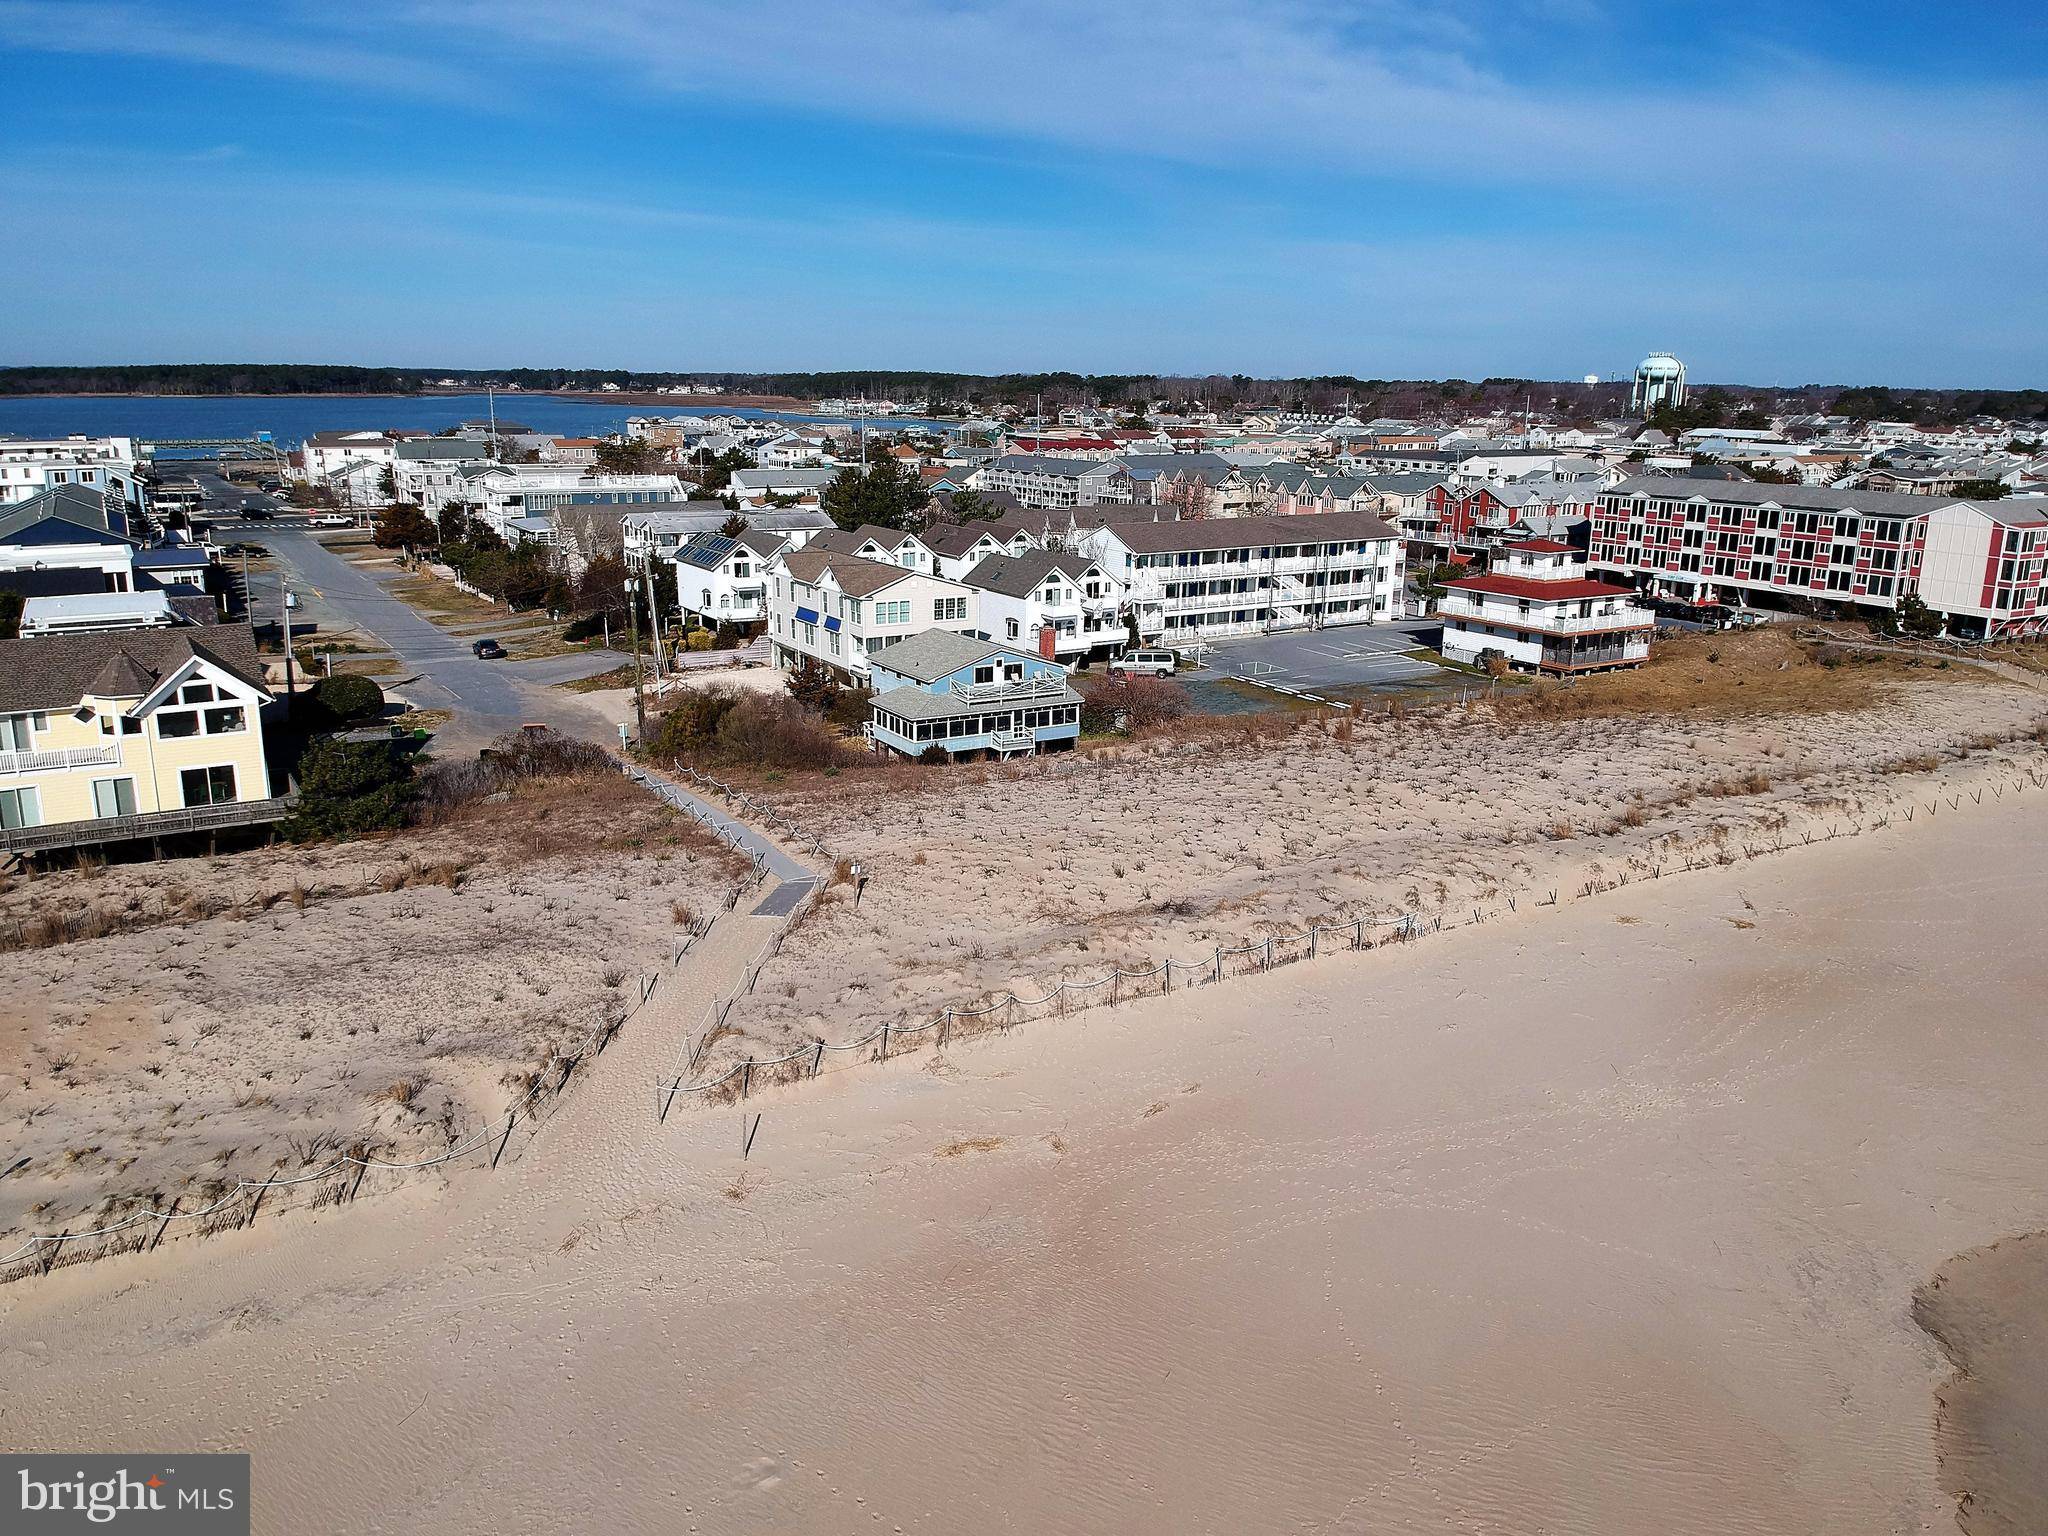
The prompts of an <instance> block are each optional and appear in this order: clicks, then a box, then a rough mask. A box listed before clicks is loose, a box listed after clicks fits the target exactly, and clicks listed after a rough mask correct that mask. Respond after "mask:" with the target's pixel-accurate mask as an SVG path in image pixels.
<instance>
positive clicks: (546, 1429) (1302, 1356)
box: [0, 794, 2048, 1536]
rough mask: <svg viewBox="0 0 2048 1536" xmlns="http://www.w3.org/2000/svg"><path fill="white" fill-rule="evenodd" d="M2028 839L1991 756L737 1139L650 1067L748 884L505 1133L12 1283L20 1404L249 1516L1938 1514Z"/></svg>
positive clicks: (2019, 804) (17, 1425) (2012, 1054)
mask: <svg viewBox="0 0 2048 1536" xmlns="http://www.w3.org/2000/svg"><path fill="white" fill-rule="evenodd" d="M2044 850H2048V795H2041V796H2039V797H2038V798H2037V797H2036V796H2034V795H2033V794H2027V795H2025V796H2017V797H2009V798H2007V799H2004V800H2001V801H1998V802H1993V801H1992V800H1991V799H1990V797H1988V796H1987V798H1986V803H1985V805H1984V806H1983V807H1982V808H1977V807H1972V808H1971V809H1969V810H1966V811H1960V812H1957V813H1955V814H1947V813H1944V814H1943V815H1942V816H1941V817H1939V818H1937V819H1935V820H1933V821H1931V822H1930V821H1928V820H1926V819H1924V818H1923V819H1922V820H1920V821H1918V822H1916V823H1915V824H1912V825H1896V826H1894V827H1891V828H1887V829H1885V830H1883V831H1880V832H1874V833H1871V834H1868V835H1865V836H1863V837H1859V838H1856V839H1847V840H1843V841H1840V842H1836V843H1831V844H1828V845H1826V846H1823V847H1817V848H1813V849H1801V850H1800V851H1798V852H1797V853H1794V854H1788V855H1785V856H1783V857H1782V858H1774V859H1771V860H1768V861H1759V862H1757V863H1746V864H1740V865H1736V866H1732V867H1727V868H1716V869H1711V870H1707V871H1704V872H1701V873H1696V874H1692V875H1688V876H1685V877H1683V878H1677V879H1667V880H1663V881H1659V882H1655V883H1650V884H1643V885H1637V886H1633V887H1630V888H1628V889H1626V890H1620V891H1613V892H1607V893H1604V894H1598V895H1595V896H1592V897H1589V898H1586V899H1582V900H1573V901H1567V902H1566V903H1564V904H1563V905H1562V906H1560V907H1558V908H1555V909H1550V908H1545V909H1542V910H1540V911H1534V912H1523V913H1521V914H1518V915H1517V916H1515V917H1514V918H1513V919H1511V920H1507V921H1504V922H1502V923H1500V924H1496V925H1489V926H1487V927H1485V928H1478V929H1471V930H1467V931H1463V932H1459V933H1455V934H1448V933H1447V934H1445V935H1441V936H1439V937H1437V938H1434V939H1432V940H1430V941H1428V942H1426V943H1420V944H1415V945H1410V946H1404V947H1398V948H1395V949H1390V950H1383V951H1379V952H1376V953H1370V954H1364V955H1357V956H1350V955H1346V956H1338V957H1329V958H1326V959H1325V960H1323V961H1321V962H1318V963H1317V964H1316V965H1313V966H1300V967H1294V968H1290V969H1288V970H1285V971H1281V972H1278V973H1276V974H1274V975H1272V976H1270V977H1266V978H1262V979H1258V980H1248V981H1245V982H1243V983H1240V984H1235V985H1231V986H1224V987H1217V988H1211V989H1204V990H1200V991H1196V992H1193V993H1190V994H1187V995H1177V996H1175V997H1172V998H1168V999H1159V1000H1155V1001H1147V1002H1139V1003H1134V1004H1129V1005H1126V1006H1124V1007H1121V1008H1115V1009H1104V1010H1097V1011H1093V1012H1089V1013H1085V1014H1081V1015H1077V1016H1075V1017H1074V1018H1071V1019H1069V1020H1066V1021H1063V1022H1060V1023H1057V1024H1046V1025H1043V1026H1032V1027H1029V1028H1025V1029H1021V1030H1019V1031H1016V1032H1014V1033H1012V1034H1009V1035H1006V1036H1001V1037H996V1038H989V1039H982V1040H976V1041H973V1042H970V1043H967V1044H963V1045H958V1046H955V1047H954V1048H953V1049H951V1050H949V1051H948V1052H946V1053H945V1054H944V1055H943V1056H937V1055H933V1054H931V1053H926V1054H923V1055H920V1056H915V1057H911V1058H908V1059H906V1060H903V1061H900V1062H896V1063H894V1064H890V1065H885V1066H878V1067H872V1068H866V1069H862V1070H857V1071H848V1072H844V1073H841V1074H837V1075H834V1076H829V1077H827V1078H825V1079H823V1080H821V1081H820V1082H818V1083H817V1084H815V1085H811V1086H809V1087H807V1088H802V1089H794V1090H778V1091H776V1092H774V1093H771V1094H768V1095H766V1096H764V1097H763V1098H762V1099H760V1100H759V1101H757V1102H756V1103H755V1104H754V1105H753V1106H751V1107H753V1108H756V1109H758V1110H760V1111H761V1112H762V1113H763V1115H764V1123H763V1125H762V1126H761V1128H760V1129H759V1130H758V1131H757V1133H756V1140H755V1144H754V1147H753V1150H752V1154H751V1156H750V1157H749V1158H747V1159H746V1160H744V1161H743V1160H742V1158H741V1155H740V1144H741V1120H740V1115H739V1113H738V1112H737V1111H732V1110H728V1111H715V1112H704V1113H697V1114H690V1115H678V1116H676V1117H673V1118H672V1119H671V1120H670V1122H669V1124H668V1125H667V1126H666V1127H664V1128H662V1129H660V1130H656V1129H655V1128H654V1127H653V1126H652V1124H651V1118H652V1117H651V1107H650V1106H649V1104H648V1102H647V1095H646V1092H645V1087H646V1083H647V1080H648V1074H649V1073H650V1072H651V1071H652V1070H654V1069H656V1067H657V1066H658V1065H659V1063H660V1058H661V1053H662V1049H663V1047H664V1046H665V1045H672V1043H673V1041H672V1040H664V1039H663V1038H662V1035H663V1028H662V1024H663V1021H664V1019H665V1020H666V1024H667V1027H668V1028H669V1029H670V1030H672V1031H675V1032H676V1033H678V1034H679V1033H680V1032H681V1031H682V1030H684V1029H686V1028H687V1027H688V1024H689V1023H690V1022H691V1021H692V1020H693V1017H694V1014H695V1011H696V1010H697V1008H699V1007H700V1006H701V1003H702V1001H703V998H704V997H706V996H708V995H709V993H710V992H711V991H712V990H714V989H716V988H717V987H719V986H720V985H723V984H729V982H730V979H731V977H732V976H733V975H735V974H737V972H738V971H739V969H740V968H741V967H742V966H743V965H744V963H745V961H746V959H747V958H748V957H749V956H750V955H751V953H752V951H753V948H754V946H755V944H756V942H757V941H758V939H759V937H760V929H759V925H760V924H761V923H762V922H763V921H765V920H753V921H752V922H751V923H750V921H749V920H747V919H745V918H738V919H734V920H732V921H730V922H729V923H727V924H725V925H722V926H721V928H720V929H719V930H715V931H714V935H713V938H712V939H711V940H710V941H709V942H708V943H707V945H706V946H705V948H704V949H703V950H702V951H701V952H700V953H699V954H698V955H696V956H695V957H693V959H692V961H691V962H689V964H688V966H687V967H686V969H685V971H683V972H680V973H678V977H677V980H678V983H679V985H678V986H677V987H676V989H675V990H674V991H673V992H671V993H669V994H668V995H667V1001H666V1006H667V1008H668V1012H667V1014H666V1015H660V1014H657V1015H654V1016H652V1017H650V1018H649V1019H648V1020H647V1021H646V1022H647V1024H648V1025H649V1026H650V1027H646V1028H638V1027H636V1029H635V1030H633V1031H630V1032H628V1034H627V1035H626V1036H624V1037H622V1044H621V1046H620V1047H618V1048H615V1051H614V1052H613V1053H612V1054H608V1055H607V1056H606V1057H605V1058H603V1062H602V1068H601V1070H600V1071H599V1072H597V1073H596V1074H594V1075H593V1077H592V1080H591V1081H589V1082H587V1083H585V1084H584V1085H583V1088H582V1090H581V1091H580V1092H579V1093H577V1094H572V1095H570V1096H569V1097H568V1098H567V1099H566V1100H565V1101H564V1102H563V1107H562V1109H561V1111H560V1112H559V1114H558V1115H557V1117H556V1119H555V1120H554V1121H553V1122H552V1123H551V1124H550V1125H549V1127H548V1128H547V1130H546V1132H545V1134H544V1136H543V1138H542V1139H541V1140H540V1141H538V1142H536V1143H535V1145H534V1147H533V1148H532V1149H531V1151H530V1152H529V1155H527V1156H526V1157H525V1158H524V1159H523V1160H521V1161H520V1162H519V1163H518V1164H517V1165H516V1166H514V1167H511V1168H508V1169H505V1170H500V1171H499V1172H498V1173H496V1174H481V1173H479V1174H474V1175H463V1176H458V1177H457V1178H456V1179H455V1180H454V1181H453V1186H452V1189H451V1190H450V1191H449V1192H448V1193H447V1194H446V1195H440V1196H436V1195H434V1194H431V1193H429V1192H426V1191H421V1190H407V1189H400V1190H398V1191H396V1192H394V1193H391V1194H388V1195H386V1196H384V1197H382V1198H380V1199H379V1200H377V1201H375V1202H364V1203H363V1204H361V1205H359V1206H357V1207H355V1208H352V1210H351V1211H349V1212H344V1213H339V1214H329V1215H325V1216H309V1215H303V1214H298V1213H292V1214H287V1215H285V1216H282V1217H280V1218H279V1219H278V1220H276V1221H275V1222H265V1223H262V1224H259V1225H258V1226H256V1227H255V1228H253V1229H251V1230H250V1231H247V1232H239V1233H231V1234H228V1235H225V1236H223V1237H220V1238H217V1239H214V1240H211V1241H209V1242H206V1243H188V1244H181V1245H176V1246H175V1248H173V1247H167V1248H166V1249H164V1250H163V1251H161V1252H159V1253H158V1254H156V1255H152V1256H149V1257H146V1258H119V1259H113V1260H109V1261H106V1262H103V1263H100V1264H94V1265H87V1266H81V1267H78V1268H75V1269H60V1270H59V1271H57V1272H56V1274H54V1275H53V1276H52V1277H50V1279H48V1280H47V1281H32V1282H29V1283H25V1284H17V1285H13V1286H9V1287H6V1288H4V1289H0V1353H4V1356H5V1368H6V1372H7V1379H8V1381H9V1391H8V1392H7V1394H6V1398H5V1401H4V1404H0V1437H4V1439H5V1440H6V1441H7V1443H9V1444H10V1445H14V1446H19V1447H22V1448H32V1449H41V1448H57V1447H68V1446H92V1447H117V1446H126V1445H141V1444H149V1445H160V1446H174V1447H190V1448H205V1449H228V1448H237V1449H247V1450H249V1451H251V1452H253V1454H254V1457H255V1487H256V1526H257V1528H258V1529H260V1530H266V1531H302V1530H311V1529H321V1530H337V1531H351V1532H354V1531H479V1532H481V1531H506V1530H541V1529H581V1530H595V1529H605V1530H615V1531H703V1532H720V1531H753V1530H761V1529H777V1530H805V1531H846V1530H868V1529H875V1530H884V1531H891V1532H897V1531H901V1532H913V1531H934V1532H936V1531H959V1530H1019V1531H1027V1530H1028V1531H1033V1532H1059V1531H1075V1532H1083V1531H1085V1532H1103V1531H1153V1530H1157V1531H1219V1532H1223V1531H1243V1530H1252V1529H1256V1530H1290V1529H1294V1530H1313V1531H1332V1532H1339V1531H1357V1532H1382V1531H1486V1532H1494V1533H1539V1532H1567V1531H1569V1532H1615V1533H1623V1532H1639V1531H1643V1530H1646V1529H1650V1530H1659V1531H1668V1532H1702V1533H1705V1532H1714V1533H1721V1536H1725V1533H1730V1532H1733V1533H1749V1532H1827V1533H1833V1532H1840V1533H1845V1536H1846V1533H1852V1532H1853V1533H1857V1536H1863V1533H1867V1532H1871V1531H1928V1530H1940V1529H1946V1528H1948V1527H1949V1526H1950V1524H1951V1523H1952V1520H1953V1509H1954V1503H1953V1500H1952V1497H1951V1494H1950V1492H1949V1491H1947V1490H1946V1489H1945V1488H1944V1486H1943V1477H1942V1475H1941V1474H1940V1473H1938V1471H1937V1462H1936V1438H1935V1436H1936V1394H1937V1392H1938V1391H1940V1390H1942V1389H1943V1388H1944V1386H1945V1384H1947V1383H1949V1382H1950V1381H1951V1379H1952V1376H1953V1373H1954V1369H1955V1367H1954V1365H1953V1363H1952V1361H1951V1359H1950V1357H1949V1355H1948V1354H1947V1353H1945V1352H1944V1350H1943V1349H1942V1348H1941V1347H1940V1346H1938V1345H1937V1343H1936V1342H1935V1340H1934V1339H1933V1338H1932V1337H1930V1335H1929V1334H1928V1333H1926V1332H1924V1331H1923V1330H1922V1328H1921V1327H1920V1326H1918V1325H1917V1324H1916V1321H1915V1316H1914V1296H1915V1292H1916V1290H1918V1289H1919V1288H1921V1287H1923V1286H1925V1285H1926V1284H1927V1283H1928V1282H1929V1281H1930V1280H1931V1279H1932V1278H1933V1277H1934V1276H1935V1275H1936V1274H1937V1273H1939V1272H1941V1271H1942V1269H1943V1267H1944V1266H1945V1265H1948V1264H1950V1263H1951V1261H1952V1259H1953V1258H1954V1256H1956V1255H1959V1254H1963V1253H1966V1252H1969V1251H1970V1250H1973V1249H1978V1248H1981V1247H1983V1246H1985V1245H1987V1244H1989V1243H1992V1242H1994V1241H1997V1240H1998V1239H2000V1238H2004V1237H2008V1236H2010V1235H2012V1234H2017V1233H2021V1232H2027V1231H2032V1230H2036V1229H2039V1228H2041V1227H2042V1226H2044V1225H2048V1193H2044V1191H2043V1188H2042V1185H2041V1182H2040V1180H2039V1179H2038V1177H2036V1171H2037V1170H2038V1168H2039V1167H2040V1165H2041V1158H2042V1155H2043V1153H2044V1152H2048V1127H2044V1124H2043V1121H2042V1118H2041V1116H2040V1115H2039V1113H2038V1106H2039V1104H2040V1102H2041V1098H2042V1095H2043V1093H2044V1092H2048V1051H2044V1050H2043V1048H2042V1044H2041V1035H2040V1023H2041V1020H2040V1018H2039V1016H2038V1008H2037V1007H2036V1006H2033V1005H2032V1001H2031V1000H2036V999H2038V998H2039V997H2040V996H2042V995H2043V983H2044V981H2048V962H2044V961H2043V958H2042V955H2041V951H2040V947H2039V945H2038V943H2037V942H2036V937H2037V936H2036V934H2035V931H2034V930H2035V928H2036V926H2037V916H2038V913H2039V912H2040V911H2041V910H2042V906H2043V899H2044V895H2048V889H2044V887H2048V876H2044V875H2043V873H2042V854H2043V852H2044ZM2016 1003H2020V1004H2022V1006H2016ZM366 1218H367V1219H366ZM2015 1299H2018V1300H2019V1301H2021V1302H2023V1303H2024V1302H2029V1301H2031V1303H2032V1304H2035V1305H2038V1297H2037V1296H2031V1294H2030V1295H2023V1296H2021V1297H2018V1298H2014V1297H2012V1296H2010V1295H2008V1296H2007V1297H2005V1299H2004V1300H2003V1301H2002V1302H2001V1303H2000V1304H2001V1305H2006V1306H2010V1305H2011V1304H2012V1303H2013V1301H2014V1300H2015ZM1980 1337H1984V1338H1985V1339H1986V1341H1985V1342H1984V1343H1983V1344H1981V1345H1980V1346H1979V1347H1980V1348H1990V1349H1992V1350H1996V1349H1997V1348H1999V1347H2000V1345H1999V1343H1998V1340H1997V1338H1996V1337H1995V1336H1988V1337H1986V1336H1983V1335H1981V1334H1980ZM1951 1347H1954V1346H1951ZM1976 1368H1977V1370H1978V1372H1979V1374H1980V1378H1981V1377H1982V1376H1983V1375H1984V1374H1986V1372H1987V1369H1988V1368H1987V1367H1986V1366H1985V1364H1984V1362H1983V1361H1981V1360H1980V1361H1978V1362H1977V1366H1976ZM229 1384H232V1385H229ZM1944 1422H1945V1423H1947V1424H1951V1425H1954V1424H1960V1423H1962V1422H1963V1421H1958V1420H1955V1419H1949V1420H1946V1421H1944ZM1971 1422H1973V1423H1976V1424H1977V1427H1974V1428H1969V1427H1963V1428H1952V1429H1950V1430H1949V1431H1948V1432H1949V1433H1950V1434H1952V1435H1953V1434H1967V1435H1971V1436H1975V1437H1977V1438H1978V1439H1980V1440H1982V1441H1983V1442H1984V1443H1986V1444H1992V1445H2003V1444H2005V1443H2006V1437H2005V1436H2003V1435H2001V1434H2000V1433H1999V1432H1998V1430H1997V1428H1996V1426H1991V1425H1985V1424H1982V1423H1981V1422H1977V1421H1971ZM1962 1464H1963V1463H1962V1462H1961V1461H1960V1460H1959V1459H1957V1458H1955V1457H1954V1456H1952V1457H1951V1459H1950V1461H1949V1463H1948V1465H1950V1466H1952V1467H1954V1466H1960V1465H1962ZM1984 1528H1985V1529H2006V1528H2016V1527H1991V1526H1986V1527H1984Z"/></svg>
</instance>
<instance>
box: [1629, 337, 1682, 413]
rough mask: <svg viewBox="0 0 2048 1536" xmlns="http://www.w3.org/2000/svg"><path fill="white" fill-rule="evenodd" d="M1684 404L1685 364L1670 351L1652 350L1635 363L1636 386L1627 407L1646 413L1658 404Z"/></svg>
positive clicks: (1633, 410)
mask: <svg viewBox="0 0 2048 1536" xmlns="http://www.w3.org/2000/svg"><path fill="white" fill-rule="evenodd" d="M1683 404H1685V364H1683V363H1681V362H1680V361H1679V360H1678V359H1677V358H1675V357H1673V356H1672V355H1671V354H1670V353H1669V352H1652V353H1651V354H1650V355H1649V356H1648V357H1646V358H1644V359H1643V360H1642V361H1641V362H1640V363H1638V364H1637V365H1636V383H1635V388H1634V389H1632V390H1630V391H1629V397H1628V408H1629V410H1630V411H1631V412H1633V413H1634V414H1636V415H1638V416H1647V415H1649V414H1650V412H1652V411H1654V410H1656V409H1657V408H1658V407H1659V406H1662V405H1670V406H1680V405H1683Z"/></svg>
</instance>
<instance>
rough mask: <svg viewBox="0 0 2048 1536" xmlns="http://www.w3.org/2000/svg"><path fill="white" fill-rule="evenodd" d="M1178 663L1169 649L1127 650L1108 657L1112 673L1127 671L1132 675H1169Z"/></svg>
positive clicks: (1177, 668) (1177, 667) (1173, 671)
mask: <svg viewBox="0 0 2048 1536" xmlns="http://www.w3.org/2000/svg"><path fill="white" fill-rule="evenodd" d="M1179 667H1180V663H1179V662H1178V661H1176V660H1175V659H1174V655H1173V652H1171V651H1127V652H1125V653H1124V654H1123V655H1121V656H1115V657H1112V658H1111V659H1110V663H1109V670H1110V672H1111V673H1112V674H1115V673H1119V672H1122V673H1127V674H1130V675H1132V676H1144V677H1171V676H1173V674H1174V673H1175V672H1176V671H1178V670H1179Z"/></svg>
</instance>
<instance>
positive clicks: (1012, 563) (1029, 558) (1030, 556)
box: [961, 549, 1100, 597]
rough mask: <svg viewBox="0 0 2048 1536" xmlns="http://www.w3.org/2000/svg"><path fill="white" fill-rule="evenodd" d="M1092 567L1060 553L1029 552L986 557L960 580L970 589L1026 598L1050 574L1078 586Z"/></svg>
mask: <svg viewBox="0 0 2048 1536" xmlns="http://www.w3.org/2000/svg"><path fill="white" fill-rule="evenodd" d="M1095 563H1096V562H1095V561H1093V560H1091V559H1089V558H1088V557H1087V556H1086V555H1070V554H1067V553H1066V552H1065V551H1064V550H1052V549H1029V550H1026V551H1025V552H1024V553H1023V554H1021V555H989V556H988V557H986V558H985V559H984V560H983V561H982V562H981V563H980V564H979V565H977V566H976V567H975V568H974V569H973V570H971V571H969V572H968V573H967V574H966V575H965V576H963V577H962V578H961V580H962V581H963V582H965V583H966V584H967V585H968V586H970V587H980V588H981V589H982V590H983V591H986V592H1000V593H1002V594H1003V595H1004V596H1005V597H1029V596H1030V595H1031V594H1032V593H1033V592H1036V591H1037V590H1038V589H1039V587H1040V586H1041V585H1042V584H1043V583H1044V581H1045V578H1046V576H1047V575H1048V574H1050V573H1051V572H1053V571H1058V572H1059V573H1060V574H1061V575H1062V576H1064V577H1066V578H1067V579H1068V580H1069V581H1074V582H1078V581H1080V579H1081V576H1082V573H1083V572H1085V571H1086V570H1087V569H1088V568H1089V567H1090V566H1091V565H1095ZM1097 568H1098V569H1099V568H1100V567H1097Z"/></svg>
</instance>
